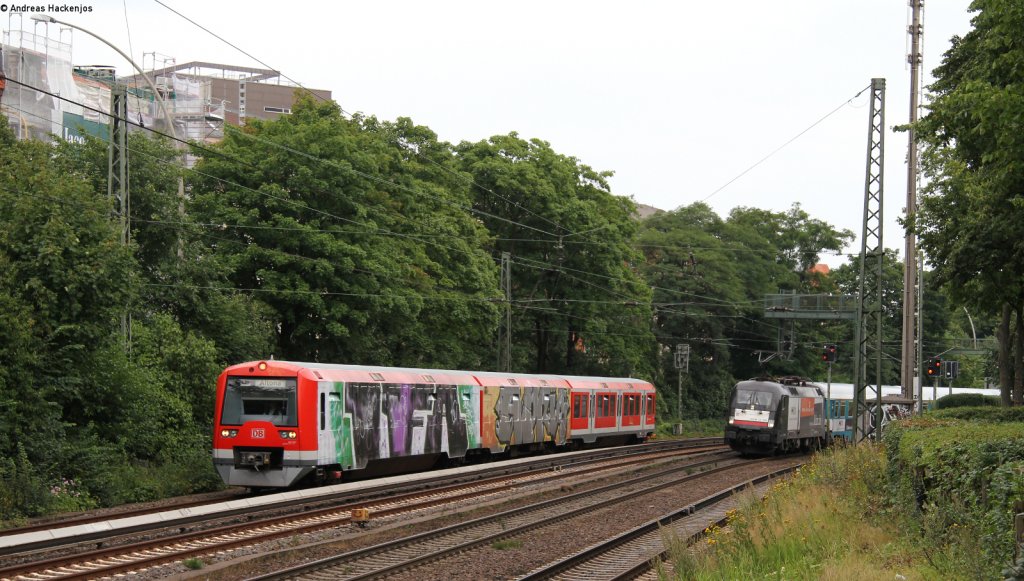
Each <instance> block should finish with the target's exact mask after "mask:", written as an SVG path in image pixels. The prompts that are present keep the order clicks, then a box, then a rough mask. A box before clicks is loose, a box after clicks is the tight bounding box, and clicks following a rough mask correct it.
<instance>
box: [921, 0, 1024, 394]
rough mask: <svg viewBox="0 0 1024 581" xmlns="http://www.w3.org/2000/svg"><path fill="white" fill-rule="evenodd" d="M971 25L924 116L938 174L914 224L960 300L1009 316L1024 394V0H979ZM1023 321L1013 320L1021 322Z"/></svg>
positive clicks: (1003, 357) (929, 171)
mask: <svg viewBox="0 0 1024 581" xmlns="http://www.w3.org/2000/svg"><path fill="white" fill-rule="evenodd" d="M970 9H971V11H973V12H975V15H974V17H973V19H972V26H973V28H972V30H971V31H970V32H968V33H967V35H966V36H964V37H963V38H959V37H954V38H953V39H952V47H951V48H950V49H949V50H948V51H947V52H946V54H945V55H944V58H943V61H942V64H941V65H940V66H939V67H938V68H937V69H936V70H935V77H936V81H935V82H934V83H933V84H932V85H931V86H930V87H929V88H930V90H931V92H932V96H933V98H932V102H931V104H930V105H929V111H928V114H927V115H926V116H925V117H924V118H922V119H921V120H920V121H919V122H918V126H917V128H916V129H917V136H918V139H920V140H921V141H922V142H923V143H924V144H925V152H924V155H923V156H922V160H921V161H922V168H923V170H924V172H925V174H926V175H927V176H928V178H929V181H928V183H927V186H926V188H925V189H924V191H923V201H922V204H921V210H920V212H919V214H918V216H917V220H916V223H914V224H911V226H912V227H914V228H915V229H916V231H917V232H918V233H919V235H920V239H921V246H922V247H923V248H924V249H925V251H926V252H927V254H928V257H929V261H930V262H931V264H932V265H933V267H934V269H935V273H936V278H937V280H938V281H939V282H941V283H942V284H945V285H946V286H947V288H948V289H949V293H950V296H951V297H952V299H953V300H954V301H956V302H957V304H960V305H966V306H968V307H969V308H970V309H971V311H972V312H976V313H991V314H996V315H998V316H999V317H1000V324H999V326H998V330H997V337H998V339H999V355H998V366H999V377H1000V385H1001V386H1002V390H1003V402H1004V403H1005V404H1006V405H1009V404H1010V402H1011V388H1012V399H1013V402H1014V403H1016V404H1020V403H1021V402H1022V401H1024V396H1022V393H1024V390H1022V385H1024V286H1022V284H1021V282H1022V281H1021V279H1020V273H1021V272H1024V252H1022V251H1021V246H1020V243H1019V241H1020V240H1021V239H1024V209H1022V206H1021V204H1020V203H1019V197H1020V196H1019V194H1020V192H1021V190H1022V189H1024V163H1022V160H1024V132H1022V131H1021V130H1020V128H1021V126H1022V123H1024V46H1022V45H1021V43H1020V42H1019V39H1020V31H1021V30H1022V29H1024V6H1022V5H1021V4H1020V3H1019V2H1016V1H1014V0H975V1H974V2H973V3H972V4H971V8H970ZM1014 322H1015V323H1016V325H1012V323H1014Z"/></svg>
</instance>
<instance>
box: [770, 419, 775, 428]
mask: <svg viewBox="0 0 1024 581" xmlns="http://www.w3.org/2000/svg"><path fill="white" fill-rule="evenodd" d="M768 427H769V428H774V427H775V420H768Z"/></svg>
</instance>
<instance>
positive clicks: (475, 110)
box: [0, 0, 970, 266]
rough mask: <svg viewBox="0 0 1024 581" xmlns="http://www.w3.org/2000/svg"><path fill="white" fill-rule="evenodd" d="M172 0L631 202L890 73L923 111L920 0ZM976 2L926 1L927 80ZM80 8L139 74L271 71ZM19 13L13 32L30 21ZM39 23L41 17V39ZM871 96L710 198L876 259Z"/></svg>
mask: <svg viewBox="0 0 1024 581" xmlns="http://www.w3.org/2000/svg"><path fill="white" fill-rule="evenodd" d="M16 1H19V2H20V1H21V0H16ZM164 1H165V3H166V4H167V5H168V6H170V7H172V8H174V9H175V10H177V11H179V12H181V13H182V14H184V15H186V16H188V17H189V18H191V19H193V20H195V21H196V22H198V23H199V24H201V25H203V26H205V27H206V28H208V29H210V30H211V31H213V32H215V33H216V34H218V35H220V36H221V37H223V38H224V39H226V40H227V41H229V42H231V43H233V44H235V45H236V46H238V47H240V48H242V49H243V50H245V51H247V52H249V53H250V54H252V55H253V56H255V57H257V58H259V59H260V60H262V61H264V62H265V63H266V64H267V65H269V66H270V67H272V68H275V69H278V70H280V71H282V72H283V73H284V74H285V75H287V76H288V77H291V78H292V79H294V80H296V81H298V82H300V83H302V84H303V85H305V86H307V87H310V88H318V89H329V90H331V91H332V93H333V95H334V98H335V100H337V101H338V102H339V103H340V104H341V106H342V107H343V108H344V109H345V110H346V111H349V112H354V111H361V112H363V113H367V114H373V115H377V116H378V117H380V118H383V119H394V118H396V117H398V116H405V117H411V118H412V119H413V120H414V121H415V122H416V123H419V124H421V125H427V126H429V127H430V128H431V129H433V130H434V131H435V132H436V133H437V134H438V135H439V136H440V138H441V139H443V140H446V141H450V142H453V143H458V142H459V141H462V140H469V141H477V140H480V139H484V138H487V137H489V136H491V135H495V134H504V133H508V132H510V131H517V132H518V133H519V134H520V136H522V137H525V138H533V137H537V138H540V139H543V140H546V141H549V142H550V143H551V144H552V146H553V147H554V149H555V150H556V151H558V152H559V153H562V154H566V155H572V156H575V157H577V158H579V159H580V160H581V161H582V162H583V163H586V164H588V165H590V166H591V167H593V168H594V169H597V170H612V171H614V172H615V177H614V178H613V179H612V181H611V183H612V187H613V191H614V192H615V193H617V194H619V195H629V196H632V197H633V198H634V199H635V200H636V201H638V202H640V203H644V204H649V205H652V206H656V207H658V208H662V209H673V208H676V207H679V206H681V205H687V204H690V203H693V202H695V201H700V200H704V199H705V198H708V196H709V195H711V194H712V192H714V191H715V190H716V189H718V188H719V187H721V186H722V185H724V184H725V183H726V182H728V181H729V180H731V179H733V178H734V177H736V176H737V175H738V174H740V173H741V172H742V171H743V170H745V169H747V168H748V167H749V166H751V165H752V164H754V163H755V162H757V161H758V160H760V159H761V158H762V157H764V156H765V155H767V154H769V153H770V152H772V151H773V150H774V149H776V148H777V147H779V146H780V145H782V144H783V143H785V142H786V141H788V140H789V139H790V138H792V137H794V136H795V135H797V134H798V133H800V132H801V131H803V130H805V129H807V128H808V127H809V126H810V125H811V124H812V123H814V122H815V121H817V120H818V119H820V118H821V117H822V116H824V115H825V114H827V113H828V112H829V111H832V110H833V109H835V108H837V107H839V106H840V105H841V104H843V103H844V102H846V101H847V100H848V99H850V98H851V97H853V95H854V94H856V93H857V92H858V91H860V90H861V89H862V88H864V87H866V86H867V85H868V84H869V83H870V79H871V78H872V77H884V78H886V79H887V90H886V107H887V109H886V117H885V121H886V126H888V127H892V126H893V125H897V124H901V123H905V122H906V121H907V120H908V118H909V97H908V95H909V85H910V70H909V67H908V65H907V64H906V63H907V60H906V55H907V53H908V52H909V41H908V35H907V26H908V25H909V18H910V9H909V7H908V5H907V2H906V1H899V0H801V1H798V0H775V1H772V2H767V1H764V0H756V1H755V0H735V1H732V2H696V1H694V0H675V1H661V0H659V1H640V2H632V3H627V2H623V1H621V0H620V1H616V2H611V1H605V0H597V1H595V0H547V1H543V2H542V1H538V0H520V1H519V2H502V3H499V2H495V1H487V0H459V1H449V0H436V1H433V2H424V1H422V0H420V1H413V0H375V1H370V0H364V1H363V2H358V3H355V2H349V1H345V0H338V1H334V2H309V1H306V2H292V3H289V2H280V1H276V2H266V1H259V0H257V1H246V2H210V1H206V2H199V1H194V0H164ZM9 3H10V2H9ZM37 3H41V2H37ZM968 4H969V2H968V0H941V1H931V2H927V3H926V6H925V13H924V30H925V36H924V67H923V71H924V73H925V82H926V83H927V82H930V79H931V76H930V72H931V70H932V69H933V68H934V67H936V66H937V65H938V64H939V63H940V59H941V56H942V53H943V52H945V51H946V50H947V49H948V47H949V38H950V37H951V36H952V35H954V34H959V35H963V34H965V33H966V32H967V31H968V30H969V28H970V14H969V13H968V12H967V6H968ZM78 5H79V4H71V6H78ZM80 5H82V6H90V7H92V11H91V12H90V13H87V14H73V13H65V14H61V13H53V14H52V15H53V16H55V17H56V18H59V19H62V20H67V21H69V22H72V23H74V24H76V25H79V26H82V27H83V28H86V29H88V30H90V31H92V32H94V33H96V34H98V35H100V36H102V37H103V38H105V39H107V40H108V41H110V42H111V43H113V44H114V45H116V46H118V47H119V48H121V49H122V50H123V51H125V52H127V53H130V54H132V55H133V57H134V58H135V60H136V61H137V62H139V63H140V64H141V63H142V62H143V60H144V59H143V57H142V54H143V53H144V52H153V51H155V52H157V53H160V54H161V55H166V56H169V57H173V58H175V59H176V61H177V62H178V63H184V62H188V61H192V60H200V61H209V62H219V63H227V64H233V65H242V66H254V67H262V65H261V64H259V63H257V62H254V61H253V60H252V59H250V58H249V57H247V56H245V55H244V54H241V53H239V52H238V51H236V50H235V49H233V48H232V47H230V46H229V45H227V44H225V43H224V42H223V41H221V40H218V39H216V38H214V37H213V36H211V35H210V34H208V33H207V32H204V31H203V30H201V29H200V28H197V27H196V26H195V25H193V24H191V23H189V22H187V21H186V20H184V19H182V18H181V17H179V16H177V15H176V14H174V13H173V12H171V11H170V10H168V9H166V8H164V7H163V6H161V5H159V4H157V3H155V2H152V1H145V0H132V1H128V0H122V1H115V0H96V1H94V2H91V3H89V2H88V1H86V2H83V3H82V4H80ZM8 16H9V15H6V14H3V15H0V28H4V29H8V28H14V29H17V28H19V27H21V24H20V23H19V22H18V19H17V18H15V19H14V20H10V21H9V19H8ZM126 21H127V23H126ZM33 25H34V23H33V22H32V21H30V20H29V19H28V18H27V17H26V18H25V25H24V27H25V28H26V30H32V29H33ZM129 29H130V33H131V40H130V42H129V33H128V31H129ZM36 30H37V31H38V32H40V33H42V32H43V30H44V29H43V26H42V25H40V26H39V28H38V29H36ZM57 34H58V31H57V30H56V26H55V25H51V29H50V35H51V36H56V35H57ZM65 39H67V36H66V34H65ZM73 42H74V56H73V60H74V63H75V64H113V65H115V66H117V67H118V72H119V74H129V73H131V72H132V71H131V68H130V66H129V65H128V64H127V63H126V62H124V61H123V59H121V58H120V57H119V56H118V55H117V54H116V53H115V52H114V51H112V50H111V49H110V48H108V47H106V46H104V45H103V44H101V43H100V42H98V41H96V40H95V39H93V38H90V37H89V36H88V35H85V34H82V33H80V32H77V31H76V32H75V33H74V37H73ZM161 58H162V57H161ZM152 62H153V61H152V57H148V59H147V60H146V63H147V64H150V65H151V63H152ZM157 64H158V66H163V63H162V62H158V63H157ZM867 95H868V92H865V93H864V94H862V95H861V96H860V97H859V98H857V99H855V100H853V102H852V103H850V104H848V105H846V106H844V107H842V108H841V109H840V110H839V111H838V112H836V113H835V114H834V115H832V116H831V117H829V118H828V119H827V120H825V121H824V122H822V123H821V124H820V125H818V126H817V127H815V128H814V129H812V130H810V131H809V132H808V133H807V134H805V135H804V136H803V137H801V138H800V139H798V140H797V141H795V142H794V143H792V144H791V145H789V146H788V147H786V148H785V149H783V150H782V151H780V152H779V153H777V154H776V155H774V156H773V157H772V158H770V159H769V160H767V161H765V162H764V163H763V164H761V165H760V166H758V167H757V168H756V169H754V170H752V171H751V172H749V173H748V174H746V175H745V176H744V177H742V178H740V179H739V180H737V181H736V182H734V183H732V184H731V185H729V186H728V187H727V188H725V189H723V190H722V191H720V192H718V193H717V194H715V195H714V196H712V197H711V198H710V199H708V200H707V201H708V203H709V204H711V206H712V207H713V208H714V209H715V211H716V212H718V213H719V214H720V215H722V216H723V217H724V216H725V215H727V214H728V212H729V211H730V210H731V209H732V208H733V207H736V206H753V207H759V208H768V209H773V210H786V209H788V208H789V207H790V206H791V205H792V204H793V203H794V202H799V203H800V204H802V206H803V208H804V209H805V210H806V211H807V212H808V213H809V214H810V215H811V216H812V217H814V218H818V219H821V220H824V221H826V222H828V223H830V224H832V225H834V226H836V227H838V228H848V229H850V230H853V231H854V232H855V233H856V234H857V235H858V241H857V242H855V243H854V244H853V245H852V247H850V248H849V249H848V251H851V252H858V251H859V250H860V242H859V235H860V232H861V223H862V218H863V197H864V172H865V164H866V147H867V129H868V99H867ZM885 139H886V141H885V145H886V158H885V182H884V188H885V208H884V217H885V223H884V226H883V229H884V232H883V236H884V241H885V245H886V246H887V247H890V248H898V249H901V253H902V247H903V230H902V228H901V227H900V226H899V225H898V224H897V222H896V219H897V218H898V217H899V215H900V214H901V213H902V209H903V207H904V206H905V201H906V163H905V159H906V150H907V137H906V134H896V133H893V132H891V131H889V132H887V134H886V138H885ZM825 261H826V262H828V263H830V264H832V265H833V266H835V265H838V264H841V263H842V262H844V261H845V259H843V258H839V257H825Z"/></svg>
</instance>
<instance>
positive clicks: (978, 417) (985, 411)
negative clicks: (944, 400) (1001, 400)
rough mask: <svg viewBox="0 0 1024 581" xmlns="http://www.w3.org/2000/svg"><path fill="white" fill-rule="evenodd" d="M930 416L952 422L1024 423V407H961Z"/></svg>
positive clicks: (940, 411)
mask: <svg viewBox="0 0 1024 581" xmlns="http://www.w3.org/2000/svg"><path fill="white" fill-rule="evenodd" d="M930 415H931V416H932V417H935V418H938V419H951V420H968V421H985V422H997V423H1002V422H1024V407H1012V408H1004V407H988V406H984V407H961V408H952V409H944V410H938V411H935V412H933V413H932V414H930Z"/></svg>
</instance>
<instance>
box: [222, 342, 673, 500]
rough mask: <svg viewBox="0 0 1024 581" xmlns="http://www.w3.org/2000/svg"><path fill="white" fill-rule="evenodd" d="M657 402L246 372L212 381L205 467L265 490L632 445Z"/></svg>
mask: <svg viewBox="0 0 1024 581" xmlns="http://www.w3.org/2000/svg"><path fill="white" fill-rule="evenodd" d="M654 403H655V389H654V386H653V385H651V384H650V383H647V382H645V381H641V380H638V379H628V378H602V377H567V376H554V375H525V374H515V373H492V372H476V371H445V370H431V369H404V368H393V367H364V366H357V365H330V364H322V363H296V362H288V361H254V362H251V363H242V364H239V365H235V366H232V367H229V368H228V369H226V370H225V371H224V372H223V373H222V374H221V375H220V377H219V378H218V381H217V399H216V408H215V420H216V421H215V427H214V434H213V461H214V465H215V466H216V468H217V471H218V472H219V474H220V476H221V478H223V480H224V482H226V483H227V484H229V485H236V486H248V487H252V488H265V487H287V486H292V485H293V484H296V483H298V482H300V481H305V480H312V481H330V480H338V479H340V478H341V477H342V474H343V473H349V474H353V473H354V474H356V475H359V474H368V473H371V472H372V473H375V474H376V473H394V472H399V471H402V472H407V471H414V470H421V469H426V468H429V467H431V466H432V465H433V464H434V463H435V462H436V461H437V460H439V459H445V458H447V459H449V460H454V461H459V460H462V459H466V458H471V457H474V456H486V455H491V454H502V453H513V452H519V451H528V450H538V449H544V448H568V447H577V446H580V445H583V444H593V443H595V442H600V443H602V444H606V443H607V444H614V443H627V442H639V441H643V440H645V439H647V438H648V437H649V436H650V435H652V434H653V433H654V421H655V417H654Z"/></svg>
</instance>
